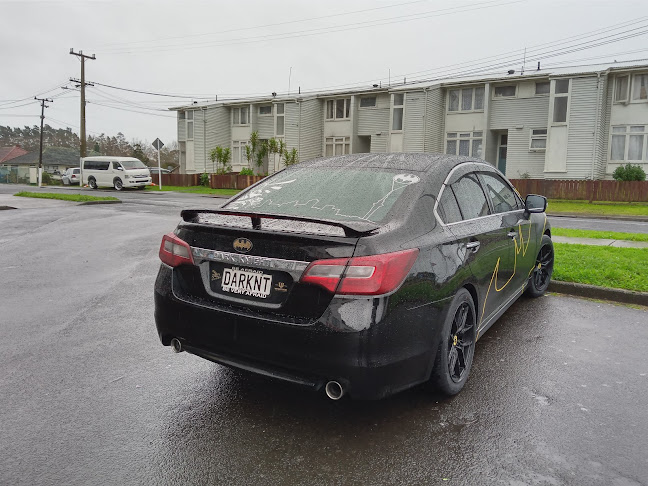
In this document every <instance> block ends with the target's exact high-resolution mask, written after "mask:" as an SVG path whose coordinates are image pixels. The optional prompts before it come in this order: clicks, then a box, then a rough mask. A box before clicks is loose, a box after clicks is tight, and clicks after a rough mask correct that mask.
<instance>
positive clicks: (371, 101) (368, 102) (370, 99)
mask: <svg viewBox="0 0 648 486" xmlns="http://www.w3.org/2000/svg"><path fill="white" fill-rule="evenodd" d="M374 106H376V97H375V96H365V97H364V98H360V108H373V107H374Z"/></svg>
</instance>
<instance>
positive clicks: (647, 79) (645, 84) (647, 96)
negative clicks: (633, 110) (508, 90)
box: [632, 74, 648, 101]
mask: <svg viewBox="0 0 648 486" xmlns="http://www.w3.org/2000/svg"><path fill="white" fill-rule="evenodd" d="M632 101H648V74H635V75H634V76H632Z"/></svg>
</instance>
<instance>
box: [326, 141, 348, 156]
mask: <svg viewBox="0 0 648 486" xmlns="http://www.w3.org/2000/svg"><path fill="white" fill-rule="evenodd" d="M329 140H330V142H329ZM329 145H330V146H331V155H326V148H327V147H328V146H329ZM338 145H341V146H342V153H341V154H337V155H336V153H335V147H336V146H338ZM350 153H351V137H349V136H331V137H325V138H324V154H325V155H324V156H325V157H339V156H340V155H348V154H350Z"/></svg>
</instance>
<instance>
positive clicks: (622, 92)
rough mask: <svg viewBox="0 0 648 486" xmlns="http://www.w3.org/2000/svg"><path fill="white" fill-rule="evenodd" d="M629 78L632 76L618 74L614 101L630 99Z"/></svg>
mask: <svg viewBox="0 0 648 486" xmlns="http://www.w3.org/2000/svg"><path fill="white" fill-rule="evenodd" d="M629 78H630V76H617V78H616V80H615V85H614V101H616V102H625V101H628V85H629V84H630V79H629Z"/></svg>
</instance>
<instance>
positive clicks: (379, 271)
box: [300, 248, 419, 295]
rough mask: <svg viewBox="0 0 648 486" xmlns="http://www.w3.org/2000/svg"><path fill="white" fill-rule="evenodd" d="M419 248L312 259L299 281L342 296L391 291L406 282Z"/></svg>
mask: <svg viewBox="0 0 648 486" xmlns="http://www.w3.org/2000/svg"><path fill="white" fill-rule="evenodd" d="M418 253H419V251H418V248H414V249H411V250H404V251H397V252H394V253H383V254H381V255H370V256H362V257H354V258H334V259H330V260H315V261H314V262H312V263H311V264H310V265H309V266H308V268H307V269H306V271H305V272H304V274H303V275H302V278H301V280H300V282H302V283H311V284H315V285H320V286H321V287H324V288H325V289H327V290H328V291H329V292H333V293H336V294H342V295H382V294H388V293H389V292H392V291H394V290H396V289H397V288H398V286H399V285H400V284H401V283H403V280H405V277H406V276H407V274H408V273H409V271H410V269H411V268H412V265H414V261H415V260H416V257H417V256H418Z"/></svg>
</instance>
